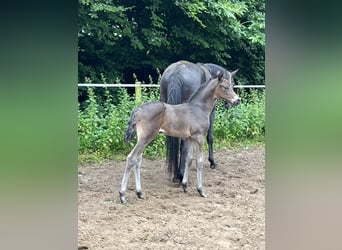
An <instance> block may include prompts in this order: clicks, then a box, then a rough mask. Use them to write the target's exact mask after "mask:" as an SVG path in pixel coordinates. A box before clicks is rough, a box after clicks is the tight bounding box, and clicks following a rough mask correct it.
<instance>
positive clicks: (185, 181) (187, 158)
mask: <svg viewBox="0 0 342 250" xmlns="http://www.w3.org/2000/svg"><path fill="white" fill-rule="evenodd" d="M183 146H184V148H186V153H185V154H184V158H185V160H184V175H183V180H182V185H183V190H184V192H187V187H188V179H189V168H190V165H191V162H192V152H193V143H192V142H190V139H185V140H184V145H183Z"/></svg>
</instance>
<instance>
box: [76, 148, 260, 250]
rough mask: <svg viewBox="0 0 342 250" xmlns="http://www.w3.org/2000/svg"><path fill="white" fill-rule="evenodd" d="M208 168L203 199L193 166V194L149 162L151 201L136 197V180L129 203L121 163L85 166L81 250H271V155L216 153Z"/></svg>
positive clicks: (145, 180) (158, 163)
mask: <svg viewBox="0 0 342 250" xmlns="http://www.w3.org/2000/svg"><path fill="white" fill-rule="evenodd" d="M215 159H216V161H217V163H218V168H217V169H215V170H212V169H210V168H209V163H208V162H205V166H204V173H203V191H204V192H205V193H206V195H207V197H206V198H202V197H200V196H199V194H198V192H197V191H196V168H195V164H194V163H193V164H192V167H191V170H190V174H189V188H188V192H187V193H184V192H183V189H182V187H181V186H179V185H178V184H176V183H172V182H170V181H169V180H168V178H167V173H166V166H165V161H164V160H149V159H145V158H144V159H143V162H142V171H141V180H142V188H143V192H144V195H145V199H144V200H140V199H138V198H137V197H136V195H135V191H134V190H135V183H134V174H133V172H132V173H131V176H130V179H129V183H128V190H127V199H128V201H129V205H127V206H124V205H121V203H120V200H119V186H120V183H121V178H122V174H123V171H124V167H125V162H123V161H105V162H104V163H102V164H81V165H80V166H79V190H78V194H79V198H78V207H79V224H78V231H79V232H78V235H79V249H253V250H255V249H265V169H264V165H265V149H264V146H258V147H251V148H249V149H243V150H242V149H241V150H238V151H231V150H225V151H220V152H215Z"/></svg>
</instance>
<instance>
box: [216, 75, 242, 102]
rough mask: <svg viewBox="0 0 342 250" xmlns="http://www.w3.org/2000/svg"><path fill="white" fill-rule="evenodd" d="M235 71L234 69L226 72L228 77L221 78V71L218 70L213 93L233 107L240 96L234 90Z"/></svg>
mask: <svg viewBox="0 0 342 250" xmlns="http://www.w3.org/2000/svg"><path fill="white" fill-rule="evenodd" d="M236 72H237V70H236V71H234V72H232V73H230V72H228V74H229V75H228V77H227V79H226V78H223V72H219V73H218V74H217V81H218V83H217V87H216V90H215V95H216V97H217V98H219V99H222V100H224V101H225V102H226V103H228V104H229V105H230V106H231V107H234V106H236V105H238V104H239V103H240V100H241V99H240V97H239V96H238V95H237V94H236V93H235V92H234V90H233V86H234V80H233V75H234V74H235V73H236Z"/></svg>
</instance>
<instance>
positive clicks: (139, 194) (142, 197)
mask: <svg viewBox="0 0 342 250" xmlns="http://www.w3.org/2000/svg"><path fill="white" fill-rule="evenodd" d="M136 194H137V196H138V198H139V199H144V194H143V193H142V192H141V191H140V192H136Z"/></svg>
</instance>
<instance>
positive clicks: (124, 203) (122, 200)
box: [119, 192, 127, 205]
mask: <svg viewBox="0 0 342 250" xmlns="http://www.w3.org/2000/svg"><path fill="white" fill-rule="evenodd" d="M119 194H120V201H121V204H123V205H126V204H127V200H126V195H125V193H121V192H119Z"/></svg>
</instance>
